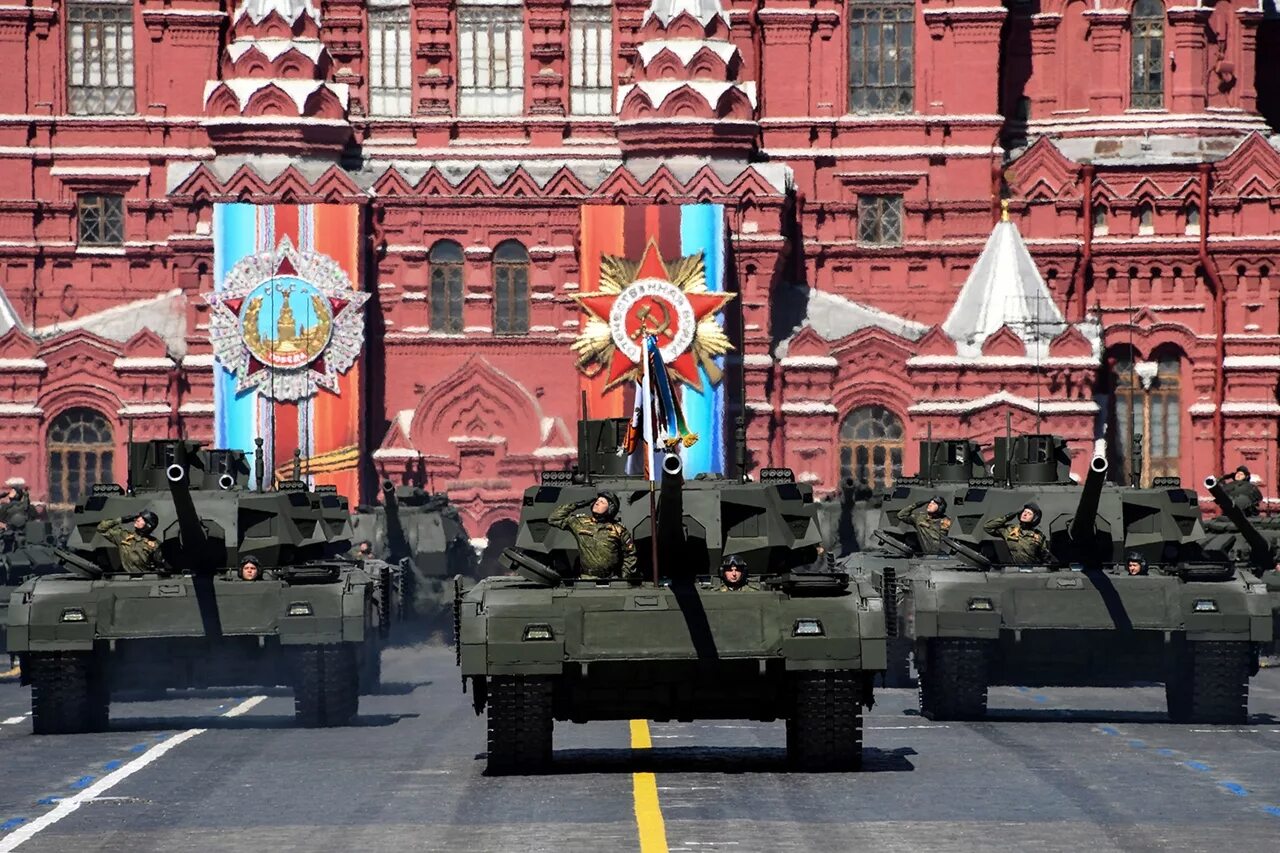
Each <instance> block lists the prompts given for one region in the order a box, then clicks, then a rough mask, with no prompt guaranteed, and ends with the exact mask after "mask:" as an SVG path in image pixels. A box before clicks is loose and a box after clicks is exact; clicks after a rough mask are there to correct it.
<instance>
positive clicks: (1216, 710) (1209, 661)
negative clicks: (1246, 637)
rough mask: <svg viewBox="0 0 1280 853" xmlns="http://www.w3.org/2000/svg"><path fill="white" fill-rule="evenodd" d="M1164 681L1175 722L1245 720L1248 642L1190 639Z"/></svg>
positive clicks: (1247, 703) (1214, 722)
mask: <svg viewBox="0 0 1280 853" xmlns="http://www.w3.org/2000/svg"><path fill="white" fill-rule="evenodd" d="M1184 649H1185V651H1184V653H1183V654H1182V655H1179V661H1178V664H1179V666H1178V672H1177V673H1175V674H1174V675H1172V676H1171V677H1170V679H1169V681H1168V682H1166V684H1165V695H1166V697H1167V698H1168V701H1169V718H1170V719H1171V720H1173V721H1174V722H1176V723H1210V724H1219V725H1239V724H1241V723H1245V722H1247V721H1248V719H1249V670H1250V663H1251V661H1250V649H1249V644H1248V643H1232V642H1191V643H1187V644H1186V646H1185V647H1184Z"/></svg>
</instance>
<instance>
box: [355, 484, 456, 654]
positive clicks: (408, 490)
mask: <svg viewBox="0 0 1280 853" xmlns="http://www.w3.org/2000/svg"><path fill="white" fill-rule="evenodd" d="M351 525H352V538H353V539H354V541H356V542H362V541H367V542H369V544H370V545H371V546H372V548H373V555H374V558H375V559H376V560H378V561H381V562H383V563H385V564H387V565H388V566H389V567H390V576H391V579H392V586H393V590H392V592H393V595H392V602H393V610H394V614H393V618H394V619H395V621H396V622H397V623H402V624H403V625H404V627H406V628H407V629H408V631H409V633H410V635H417V634H420V633H422V630H425V631H426V632H427V633H430V632H431V631H432V630H433V629H435V628H439V627H442V626H447V624H448V614H449V611H450V607H451V605H452V601H453V586H452V578H453V576H454V575H459V574H461V575H466V576H468V577H473V576H474V575H475V572H476V555H475V550H474V549H473V548H472V545H471V539H470V537H469V536H468V535H467V530H466V526H465V525H464V524H463V521H462V516H461V515H460V514H459V512H458V508H457V507H455V506H453V504H451V503H450V502H449V496H448V495H446V494H443V493H432V492H427V491H424V490H423V489H420V488H418V487H416V486H397V485H395V484H394V483H392V482H391V481H390V480H384V481H383V483H382V503H381V504H378V505H375V506H364V505H362V506H359V507H357V508H356V511H355V512H354V513H353V514H352V516H351ZM415 628H416V629H417V630H414V629H415ZM398 633H399V632H398V631H397V634H398Z"/></svg>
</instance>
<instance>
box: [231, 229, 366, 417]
mask: <svg viewBox="0 0 1280 853" xmlns="http://www.w3.org/2000/svg"><path fill="white" fill-rule="evenodd" d="M368 299H369V294H367V293H363V292H361V291H358V290H356V289H355V288H353V287H352V285H351V280H350V279H349V278H347V275H346V273H345V272H343V270H342V267H340V266H339V265H338V264H337V262H336V261H334V260H333V259H332V258H330V257H328V256H327V255H323V254H320V253H318V252H303V251H299V250H298V249H296V248H294V246H293V244H292V243H291V242H290V241H289V239H288V238H287V237H286V238H284V239H282V240H281V241H280V243H279V244H278V245H277V247H276V248H275V250H274V251H266V252H259V253H258V254H255V255H250V256H249V257H247V258H245V259H244V260H242V261H240V262H239V263H238V264H236V265H235V266H234V267H233V268H232V269H231V270H230V272H228V273H227V276H226V280H225V283H224V287H223V289H222V290H221V291H219V292H217V293H214V294H209V295H207V296H206V297H205V300H206V301H207V302H208V303H209V304H210V305H211V306H212V307H213V318H212V320H211V322H210V339H211V341H212V343H213V352H214V356H215V357H216V358H217V359H218V361H219V362H220V363H221V364H222V366H223V367H225V368H226V369H227V370H229V371H230V372H231V373H233V374H235V376H236V380H237V386H236V387H237V390H238V391H247V390H250V389H257V390H258V392H259V393H261V394H262V395H264V396H266V397H269V398H272V399H276V400H283V401H289V400H301V399H306V398H308V397H311V396H314V395H315V393H316V390H317V389H319V388H324V389H325V390H328V391H332V392H334V393H337V391H338V377H339V376H340V375H341V374H343V373H345V372H347V371H348V370H350V369H351V367H352V365H354V364H355V362H356V359H357V358H358V357H359V355H360V350H361V348H362V347H363V345H364V321H363V310H362V309H363V307H364V303H365V302H366V301H367V300H368Z"/></svg>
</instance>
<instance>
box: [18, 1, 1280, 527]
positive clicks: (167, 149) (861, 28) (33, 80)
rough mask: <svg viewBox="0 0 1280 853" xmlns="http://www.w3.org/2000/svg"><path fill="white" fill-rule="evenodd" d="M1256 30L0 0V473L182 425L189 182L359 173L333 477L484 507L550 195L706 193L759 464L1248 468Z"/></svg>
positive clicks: (1138, 9)
mask: <svg viewBox="0 0 1280 853" xmlns="http://www.w3.org/2000/svg"><path fill="white" fill-rule="evenodd" d="M1277 43H1278V39H1277V23H1276V22H1275V21H1273V20H1271V19H1269V18H1268V17H1267V16H1266V15H1265V14H1264V12H1263V11H1262V8H1261V7H1251V6H1249V5H1248V4H1245V3H1242V4H1238V5H1234V6H1233V5H1229V4H1226V3H1221V2H1219V3H1216V4H1212V3H1210V4H1206V5H1199V6H1173V5H1165V4H1163V3H1161V2H1160V0H1138V2H1137V3H1134V4H1129V3H1127V2H1118V1H1117V0H1089V2H1065V3H1064V2H1060V0H1040V2H1036V0H1030V2H1019V0H1007V2H1006V3H1005V4H1004V5H999V4H992V3H991V2H990V0H950V2H948V0H923V2H915V3H912V2H901V0H897V1H896V2H895V0H849V2H836V0H733V2H723V3H721V2H719V1H718V0H653V2H649V0H619V2H614V3H604V2H597V0H581V1H580V0H525V2H518V1H517V0H370V2H357V0H324V2H319V0H309V1H308V0H248V2H223V1H221V0H140V1H139V2H132V3H129V2H113V1H112V0H95V2H67V0H41V1H40V2H38V3H37V2H28V0H16V2H9V3H6V4H4V5H2V6H0V77H2V79H4V80H5V81H6V86H5V89H4V91H3V93H2V94H0V157H2V158H3V168H0V473H3V474H4V475H5V476H18V477H22V478H23V479H25V480H26V481H27V482H28V483H30V484H31V485H32V487H33V489H34V491H35V492H36V494H37V495H44V496H48V497H49V499H50V500H51V501H53V502H55V503H65V502H68V501H71V500H74V499H75V497H76V496H77V495H78V494H79V493H81V491H82V490H83V489H84V487H85V484H86V483H88V482H91V481H92V480H94V479H96V478H97V477H99V476H102V475H103V473H104V472H106V471H107V470H109V469H114V468H118V466H119V464H120V461H121V457H120V453H119V448H120V446H121V443H122V442H123V441H124V440H125V437H126V435H127V433H128V431H129V429H130V427H131V428H132V431H133V433H134V435H135V436H136V437H146V436H155V435H163V434H168V433H171V432H174V431H177V430H181V431H183V432H185V433H186V434H188V435H191V436H194V437H204V438H210V437H211V436H212V418H213V391H212V388H213V372H214V370H215V369H216V366H215V362H214V358H213V355H212V349H211V347H210V341H209V335H208V329H209V313H208V312H209V308H208V305H207V303H206V301H205V299H204V298H203V296H204V295H205V294H207V293H209V292H210V291H212V289H213V276H214V267H213V264H214V255H213V234H212V229H213V217H212V207H213V204H214V203H216V202H220V201H241V202H250V203H260V204H268V203H275V204H279V203H285V204H289V203H296V204H313V203H330V204H333V203H340V204H356V205H360V206H361V208H362V210H363V217H364V220H363V221H364V223H365V225H364V238H365V242H364V245H363V246H362V250H363V257H364V259H365V261H364V264H365V275H364V281H363V282H362V285H363V287H364V288H365V289H367V290H368V291H370V292H371V293H372V294H373V298H372V299H371V300H370V302H369V303H368V306H367V309H366V311H367V315H366V350H365V362H364V364H365V368H364V375H365V376H366V377H371V378H367V379H366V386H365V389H364V397H365V409H366V412H367V415H366V422H365V423H364V424H363V443H364V445H365V447H366V449H367V450H368V451H369V452H370V456H371V459H372V462H371V467H370V469H369V470H368V471H367V472H366V473H367V474H368V476H367V477H366V485H368V484H371V483H372V480H373V476H374V474H375V470H374V469H375V468H376V472H377V473H379V474H386V475H391V476H396V477H400V478H422V479H429V480H430V481H431V482H432V484H433V485H434V486H435V487H436V488H448V489H449V491H450V492H451V493H452V494H453V496H454V497H455V499H457V500H458V501H460V502H461V503H462V504H463V505H464V508H465V511H466V512H467V513H468V516H469V523H470V524H471V525H472V532H473V533H476V534H478V535H480V536H484V535H485V534H486V532H487V531H489V530H490V529H491V528H492V527H493V525H495V524H500V523H502V522H508V521H509V520H510V519H511V518H514V516H515V514H516V512H517V504H518V495H519V493H520V491H521V490H522V489H523V488H524V486H525V485H526V484H527V483H528V482H530V480H531V478H532V477H533V476H535V475H536V473H537V472H538V471H539V470H541V469H544V468H559V467H562V466H564V465H565V464H566V463H567V461H568V459H569V457H570V455H571V449H570V445H572V443H573V429H572V425H573V421H574V419H575V417H576V412H577V407H578V403H577V400H576V388H577V383H576V381H575V380H574V378H573V370H574V368H573V356H572V353H571V352H570V351H569V344H570V342H571V341H572V340H573V338H574V337H575V335H576V334H577V332H578V328H579V322H580V316H579V314H578V311H577V309H576V306H575V304H574V303H573V302H572V300H571V299H570V296H571V295H572V294H573V293H575V292H577V289H578V287H579V285H580V280H579V269H580V264H581V258H580V257H579V239H578V238H579V234H578V226H579V221H580V220H579V217H580V208H581V206H582V205H586V204H628V203H655V202H657V203H684V202H707V201H710V202H717V203H722V204H724V205H725V206H726V209H727V215H728V217H729V227H730V231H731V232H732V234H733V237H732V254H731V257H732V261H733V266H734V271H733V272H734V275H733V279H734V281H733V282H732V283H731V286H734V287H735V288H736V289H737V290H738V291H739V293H740V305H741V311H742V313H743V316H742V321H741V328H742V329H743V334H744V339H743V340H741V341H737V340H736V339H737V333H736V331H735V334H734V337H735V342H736V343H738V344H739V346H740V350H741V351H742V354H743V357H742V359H741V361H740V362H739V363H740V364H741V366H742V372H743V373H744V374H745V377H744V382H743V383H742V384H743V386H744V387H745V389H746V399H745V401H740V400H739V399H738V397H740V396H741V395H740V394H739V393H738V392H737V390H736V388H735V389H734V390H733V392H732V393H731V394H730V398H731V400H732V402H731V403H730V409H731V411H730V416H731V417H733V416H735V415H736V414H737V412H738V411H739V406H740V405H741V404H742V403H745V411H746V417H747V424H748V433H749V446H750V451H751V457H752V461H753V462H754V464H756V465H766V464H787V465H790V466H792V467H794V468H795V469H796V470H797V472H799V473H800V475H801V476H802V477H804V478H806V479H808V480H812V481H814V482H815V483H817V484H818V485H819V486H820V487H821V488H823V489H831V488H833V487H834V486H835V484H836V483H838V482H839V479H840V478H841V477H842V476H844V475H853V476H857V477H860V478H863V479H867V480H872V481H877V482H883V481H885V480H887V479H891V478H892V477H893V476H894V475H895V474H896V473H899V472H900V471H906V472H907V473H910V472H912V471H913V470H914V468H915V459H914V458H913V456H912V454H911V453H910V448H911V447H912V445H913V442H914V441H915V440H916V439H917V438H919V437H922V436H923V435H924V433H925V432H926V431H927V430H929V429H932V431H933V433H934V434H935V435H978V436H980V437H982V438H984V439H987V440H989V439H990V438H991V437H993V436H994V435H995V434H998V433H1000V432H1002V431H1003V430H1004V428H1005V423H1006V417H1007V416H1011V417H1012V422H1013V427H1014V428H1015V429H1031V428H1035V427H1036V426H1037V424H1038V425H1039V428H1041V429H1042V430H1045V431H1056V432H1061V433H1064V434H1066V435H1068V436H1069V437H1070V438H1071V439H1072V441H1073V443H1074V446H1075V447H1076V448H1077V449H1079V450H1082V451H1083V450H1084V449H1086V448H1088V447H1090V446H1091V445H1092V442H1093V440H1094V439H1096V438H1107V439H1109V447H1110V452H1111V453H1112V455H1113V457H1114V458H1115V460H1116V461H1117V462H1118V463H1120V464H1118V465H1117V466H1116V469H1117V470H1118V471H1121V472H1123V470H1125V468H1126V465H1127V461H1128V457H1129V456H1130V455H1131V454H1132V450H1131V447H1130V442H1129V436H1130V434H1131V431H1136V432H1141V433H1142V434H1143V435H1144V436H1146V439H1147V440H1146V441H1145V443H1144V445H1143V450H1142V453H1143V454H1144V456H1143V460H1144V473H1145V474H1146V475H1147V476H1152V475H1160V474H1167V473H1181V474H1182V476H1183V477H1184V478H1194V479H1195V480H1196V481H1198V480H1199V479H1200V478H1202V477H1203V476H1204V475H1206V474H1209V473H1215V472H1220V471H1221V470H1223V469H1224V468H1229V467H1234V466H1235V464H1237V462H1239V461H1243V462H1245V464H1248V465H1249V466H1250V467H1251V468H1252V470H1253V472H1254V474H1255V476H1257V477H1258V478H1259V479H1260V480H1261V485H1262V487H1263V490H1264V492H1265V493H1266V494H1267V495H1268V497H1270V498H1273V499H1274V498H1275V497H1276V490H1275V481H1276V476H1277V464H1278V462H1280V459H1278V458H1277V457H1278V456H1280V454H1278V453H1276V452H1275V451H1276V436H1277V426H1278V425H1280V403H1278V401H1277V388H1278V386H1280V300H1278V299H1277V293H1276V288H1277V286H1278V285H1277V283H1276V281H1275V279H1274V278H1273V273H1274V267H1275V265H1276V259H1275V246H1276V241H1275V237H1274V236H1273V235H1274V234H1276V233H1277V232H1278V231H1280V152H1278V151H1277V149H1276V146H1275V145H1274V144H1273V142H1272V140H1271V136H1270V134H1271V129H1270V126H1269V123H1268V120H1267V119H1268V117H1270V116H1273V115H1274V114H1275V113H1276V112H1277V111H1280V91H1277V90H1278V89H1280V66H1277V62H1280V60H1277V59H1276V57H1277V56H1280V53H1277V52H1276V49H1275V48H1276V45H1277ZM1267 56H1270V57H1272V58H1271V59H1268V60H1266V62H1265V65H1264V64H1263V58H1264V57H1267ZM1002 198H1003V199H1005V200H1007V207H1008V215H1009V223H1007V224H1002V225H996V223H997V222H998V221H999V219H1000V200H1001V199H1002ZM984 247H986V251H985V253H984ZM980 256H981V260H980ZM736 327H737V318H736V317H731V318H730V323H729V328H730V329H731V330H735V329H736ZM733 367H734V365H732V364H731V370H730V375H731V376H733V375H736V371H735V370H734V369H733ZM734 384H735V386H736V384H737V383H736V380H735V382H734ZM322 393H325V392H322Z"/></svg>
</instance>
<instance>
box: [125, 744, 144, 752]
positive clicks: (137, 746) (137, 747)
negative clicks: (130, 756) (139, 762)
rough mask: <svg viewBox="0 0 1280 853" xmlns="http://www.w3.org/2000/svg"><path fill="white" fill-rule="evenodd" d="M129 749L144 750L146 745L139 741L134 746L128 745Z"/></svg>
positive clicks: (133, 750) (132, 750) (134, 750)
mask: <svg viewBox="0 0 1280 853" xmlns="http://www.w3.org/2000/svg"><path fill="white" fill-rule="evenodd" d="M129 751H130V752H146V751H147V745H146V744H145V743H140V744H137V745H136V746H131V747H129Z"/></svg>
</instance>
